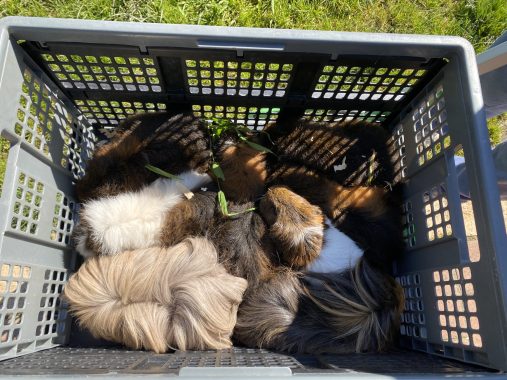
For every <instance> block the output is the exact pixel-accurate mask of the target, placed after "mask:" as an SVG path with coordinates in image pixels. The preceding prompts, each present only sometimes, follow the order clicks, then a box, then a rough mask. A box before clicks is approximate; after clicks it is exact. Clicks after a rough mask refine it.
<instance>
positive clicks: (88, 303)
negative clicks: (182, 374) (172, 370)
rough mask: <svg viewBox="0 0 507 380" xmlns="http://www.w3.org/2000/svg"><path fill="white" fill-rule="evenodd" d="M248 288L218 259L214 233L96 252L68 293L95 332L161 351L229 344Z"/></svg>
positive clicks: (75, 309) (81, 318) (76, 311)
mask: <svg viewBox="0 0 507 380" xmlns="http://www.w3.org/2000/svg"><path fill="white" fill-rule="evenodd" d="M246 287H247V282H246V280H244V279H242V278H239V277H234V276H232V275H230V274H228V273H227V272H226V271H225V269H224V267H223V266H222V265H220V264H218V258H217V252H216V250H215V248H214V247H213V245H212V244H211V243H210V242H209V241H208V240H206V239H203V238H190V239H186V240H184V241H183V242H182V243H179V244H177V245H175V246H173V247H171V248H148V249H141V250H137V251H129V252H124V253H121V254H119V255H115V256H99V257H94V258H91V259H89V260H87V261H85V263H84V264H83V265H82V266H81V268H80V269H79V270H78V272H77V273H76V274H75V275H73V276H72V277H71V278H70V280H69V282H68V283H67V285H66V286H65V290H64V295H65V298H66V299H67V301H68V302H69V305H70V311H71V312H72V313H73V314H74V315H75V316H76V317H77V319H78V321H79V323H80V324H81V325H82V326H83V327H85V328H87V329H88V330H89V331H90V332H91V333H92V334H93V335H94V336H95V337H99V338H103V339H107V340H110V341H114V342H118V343H122V344H124V345H126V346H127V347H130V348H133V349H140V348H145V349H148V350H153V351H155V352H157V353H162V352H165V351H166V350H167V349H168V348H173V349H179V350H192V349H195V350H205V349H223V348H228V347H230V346H231V340H230V336H231V334H232V331H233V328H234V325H235V323H236V313H237V309H238V305H239V304H240V302H241V301H242V296H243V293H244V291H245V289H246Z"/></svg>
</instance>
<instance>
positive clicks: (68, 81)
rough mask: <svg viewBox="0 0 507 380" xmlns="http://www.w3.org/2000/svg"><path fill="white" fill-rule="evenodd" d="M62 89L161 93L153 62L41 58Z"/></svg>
mask: <svg viewBox="0 0 507 380" xmlns="http://www.w3.org/2000/svg"><path fill="white" fill-rule="evenodd" d="M41 58H42V60H43V61H44V62H45V65H46V67H47V68H48V70H49V71H50V72H52V73H53V75H54V76H55V78H56V79H57V80H58V81H59V83H60V84H61V85H62V87H63V88H66V89H73V88H74V89H79V90H84V89H87V90H106V91H109V90H114V91H140V92H162V86H161V81H160V77H159V71H158V67H157V66H156V65H155V61H154V60H153V58H149V57H141V56H136V57H134V56H109V55H100V56H97V55H84V56H83V55H78V54H51V53H43V54H41Z"/></svg>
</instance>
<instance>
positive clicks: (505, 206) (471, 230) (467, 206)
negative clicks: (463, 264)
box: [461, 200, 507, 262]
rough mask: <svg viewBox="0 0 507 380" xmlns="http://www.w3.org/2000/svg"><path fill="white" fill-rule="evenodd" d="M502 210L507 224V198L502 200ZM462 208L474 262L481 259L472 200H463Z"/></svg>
mask: <svg viewBox="0 0 507 380" xmlns="http://www.w3.org/2000/svg"><path fill="white" fill-rule="evenodd" d="M501 204H502V211H503V218H504V221H505V224H506V225H507V200H502V201H501ZM461 210H462V211H463V219H464V220H465V230H466V233H467V241H468V246H469V249H470V260H471V261H472V262H476V261H479V259H480V252H479V246H478V244H477V229H476V227H475V221H474V213H473V210H472V202H471V201H467V202H462V203H461Z"/></svg>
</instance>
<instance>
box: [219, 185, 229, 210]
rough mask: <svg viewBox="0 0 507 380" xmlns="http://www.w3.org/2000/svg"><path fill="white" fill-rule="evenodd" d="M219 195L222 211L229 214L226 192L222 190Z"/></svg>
mask: <svg viewBox="0 0 507 380" xmlns="http://www.w3.org/2000/svg"><path fill="white" fill-rule="evenodd" d="M217 197H218V205H219V206H220V211H221V212H222V214H223V215H225V216H229V211H228V210H227V199H225V194H224V192H223V191H222V190H220V191H219V192H218V193H217Z"/></svg>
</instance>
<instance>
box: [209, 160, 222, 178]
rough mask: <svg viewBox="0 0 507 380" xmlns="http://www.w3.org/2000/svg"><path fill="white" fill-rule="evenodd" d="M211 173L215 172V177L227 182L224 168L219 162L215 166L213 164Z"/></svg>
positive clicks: (214, 163)
mask: <svg viewBox="0 0 507 380" xmlns="http://www.w3.org/2000/svg"><path fill="white" fill-rule="evenodd" d="M211 171H212V172H213V174H214V175H215V177H217V178H218V179H221V180H222V181H225V176H224V172H223V171H222V168H221V167H220V165H219V164H218V162H213V164H211Z"/></svg>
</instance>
